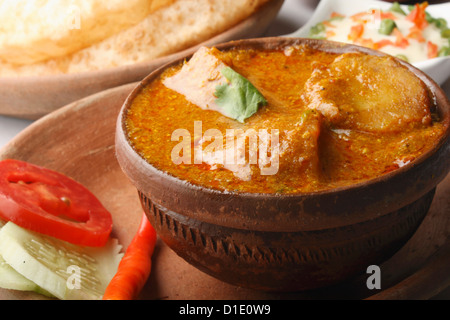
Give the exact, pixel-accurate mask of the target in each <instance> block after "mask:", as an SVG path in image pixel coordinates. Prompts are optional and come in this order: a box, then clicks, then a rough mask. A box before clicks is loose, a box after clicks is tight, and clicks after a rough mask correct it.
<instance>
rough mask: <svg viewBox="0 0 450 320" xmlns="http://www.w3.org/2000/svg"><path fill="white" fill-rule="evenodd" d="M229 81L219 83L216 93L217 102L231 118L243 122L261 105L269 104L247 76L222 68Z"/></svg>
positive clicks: (228, 68)
mask: <svg viewBox="0 0 450 320" xmlns="http://www.w3.org/2000/svg"><path fill="white" fill-rule="evenodd" d="M221 72H222V74H223V75H224V77H225V78H226V79H227V80H228V81H229V83H226V84H223V85H218V86H217V87H216V91H215V93H214V95H215V96H216V98H217V99H216V103H217V105H219V106H220V107H222V108H223V110H224V112H225V113H226V114H227V115H228V116H229V117H231V118H233V119H236V120H237V121H239V122H241V123H243V122H244V120H245V119H247V118H249V117H250V116H252V115H253V114H254V113H255V112H256V111H258V108H259V107H260V106H264V105H266V104H267V100H266V99H265V98H264V97H263V95H262V94H261V93H260V92H259V91H258V89H256V88H255V86H253V84H251V83H250V81H248V80H247V79H246V78H244V77H243V76H242V75H240V74H239V73H237V72H236V71H234V70H233V69H231V68H230V67H225V68H223V69H222V70H221Z"/></svg>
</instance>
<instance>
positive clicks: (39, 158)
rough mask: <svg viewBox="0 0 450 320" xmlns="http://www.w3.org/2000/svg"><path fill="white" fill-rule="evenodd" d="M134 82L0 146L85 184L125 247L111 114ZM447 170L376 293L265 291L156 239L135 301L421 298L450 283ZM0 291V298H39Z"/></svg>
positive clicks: (347, 288) (127, 200)
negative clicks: (203, 268)
mask: <svg viewBox="0 0 450 320" xmlns="http://www.w3.org/2000/svg"><path fill="white" fill-rule="evenodd" d="M134 86H135V84H129V85H124V86H121V87H118V88H114V89H109V90H107V91H104V92H101V93H98V94H95V95H92V96H89V97H87V98H84V99H82V100H80V101H77V102H75V103H72V104H70V105H68V106H66V107H63V108H61V109H58V110H57V111H54V112H52V113H51V114H49V115H47V116H45V117H43V118H42V119H40V120H38V121H36V122H35V123H33V124H32V125H30V126H29V127H28V128H26V129H25V130H24V131H22V132H21V133H20V134H19V135H17V136H16V137H15V138H14V139H13V140H12V141H11V142H10V143H9V144H7V145H6V146H5V147H4V148H3V149H1V150H0V159H5V158H15V159H21V160H25V161H29V162H32V163H35V164H38V165H43V166H46V167H48V168H51V169H54V170H57V171H60V172H63V173H65V174H67V175H69V176H71V177H73V178H74V179H76V180H78V181H79V182H81V183H83V184H84V185H85V186H86V187H88V188H89V189H90V190H91V191H92V192H93V193H94V194H95V195H96V196H97V197H98V198H99V199H100V200H101V201H102V202H103V204H104V205H105V207H106V208H107V209H109V210H110V212H111V213H112V216H113V222H114V228H113V234H114V236H116V237H118V238H119V240H120V242H121V243H122V244H123V245H124V246H125V247H126V246H127V245H128V244H129V242H130V241H131V238H132V237H133V235H134V233H135V231H136V230H137V227H138V224H139V220H140V217H141V212H142V211H141V207H140V204H139V200H138V196H137V192H136V190H135V189H134V187H133V186H132V185H131V184H130V183H129V181H128V180H127V178H126V177H125V175H124V174H123V173H122V171H121V169H120V167H119V166H118V163H117V162H116V159H115V153H114V131H115V125H116V117H117V114H118V111H119V109H120V107H121V105H122V102H123V101H124V99H125V97H126V96H127V95H128V93H129V92H130V91H131V90H132V88H133V87H134ZM449 192H450V175H448V176H447V178H446V179H445V180H444V181H443V182H442V183H441V184H440V185H439V186H438V188H437V193H436V196H435V199H434V201H433V204H432V207H431V209H430V211H429V213H428V215H427V217H426V218H425V220H424V221H423V223H422V225H421V226H420V228H419V229H418V230H417V232H416V234H415V235H414V236H413V238H412V239H411V240H410V241H409V242H408V243H407V244H406V245H405V246H404V247H403V248H402V249H401V250H400V251H399V252H398V253H397V254H396V255H394V256H393V257H392V258H391V259H389V260H388V261H386V262H385V263H383V264H382V265H381V266H380V268H381V290H372V291H370V290H368V289H367V288H366V280H367V277H368V276H369V275H367V274H363V275H361V276H360V277H356V278H355V279H351V280H349V281H348V282H346V283H343V284H341V285H338V286H334V287H329V288H324V289H321V290H315V291H308V292H300V293H287V294H271V293H265V292H258V291H252V290H247V289H243V288H239V287H235V286H232V285H229V284H226V283H223V282H221V281H218V280H216V279H214V278H212V277H210V276H208V275H206V274H204V273H202V272H200V271H198V270H197V269H195V268H194V267H192V266H191V265H189V264H188V263H186V262H185V261H184V260H182V259H181V258H179V257H178V256H177V255H176V254H175V253H173V251H172V250H171V249H170V248H168V247H167V246H166V245H165V244H164V243H162V242H161V241H159V242H158V244H157V248H156V251H155V254H154V260H153V261H154V262H153V263H154V266H153V270H152V274H151V277H150V279H149V281H148V283H147V285H146V287H145V288H144V290H143V292H142V295H141V298H142V299H172V300H179V299H192V300H200V299H201V300H210V299H219V300H222V299H228V300H234V299H243V300H245V299H286V300H287V299H429V298H432V297H434V296H436V295H437V294H439V293H440V292H442V291H443V290H444V289H446V288H447V287H449V286H450V272H449V270H450V214H449V213H450V198H449ZM43 298H44V297H43V296H40V295H37V294H33V293H28V292H19V291H13V290H4V289H0V299H43Z"/></svg>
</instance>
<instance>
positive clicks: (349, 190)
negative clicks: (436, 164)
mask: <svg viewBox="0 0 450 320" xmlns="http://www.w3.org/2000/svg"><path fill="white" fill-rule="evenodd" d="M301 44H307V45H309V46H311V47H312V48H317V49H321V50H325V51H328V52H335V53H345V52H355V51H356V52H362V53H366V54H371V55H376V56H389V55H388V54H386V53H383V52H380V51H375V50H372V49H369V48H366V47H361V46H357V45H353V44H345V43H339V42H334V41H329V40H320V39H309V38H289V37H266V38H253V39H243V40H234V41H229V42H225V43H221V44H217V45H215V47H216V48H217V49H219V50H226V49H228V48H235V47H236V48H249V47H251V48H276V47H284V46H290V45H301ZM191 56H192V54H188V55H186V56H183V57H181V58H178V59H176V60H173V61H171V62H169V63H167V64H165V65H163V66H161V67H159V68H158V69H156V70H154V71H153V72H151V73H150V74H149V75H147V76H146V77H145V78H144V79H143V80H142V81H140V82H139V84H138V85H137V86H136V87H135V88H134V89H133V90H132V91H131V93H130V94H129V95H128V97H127V98H126V100H125V102H124V104H123V106H122V108H121V110H120V112H119V116H118V118H117V126H116V150H119V152H117V151H116V155H117V156H118V160H119V164H120V165H121V167H122V170H123V171H124V172H125V174H126V175H127V176H128V177H129V178H130V179H131V180H132V182H133V184H134V185H135V187H136V188H137V189H138V190H139V191H141V192H143V193H145V192H146V191H147V190H146V189H148V185H149V182H139V181H137V180H139V179H133V178H132V177H130V176H129V174H128V173H129V172H128V168H127V166H128V165H127V164H124V163H123V162H122V161H121V157H123V156H121V153H122V152H123V151H122V148H125V150H126V151H125V152H127V153H128V155H132V154H134V155H135V157H134V159H133V161H132V163H133V165H135V166H141V169H142V170H144V171H145V172H146V174H153V175H156V176H157V177H158V178H159V179H161V180H164V181H166V185H172V186H174V188H176V189H177V190H184V191H185V192H186V193H189V192H193V193H195V194H198V193H202V194H206V195H209V196H219V197H222V199H226V198H228V197H230V196H231V197H234V198H235V199H236V198H239V199H241V200H242V202H241V203H244V201H245V200H255V199H260V200H261V199H264V200H268V201H279V200H281V199H284V200H286V201H300V202H301V200H302V199H308V198H317V197H319V198H320V197H325V198H326V199H328V200H331V199H332V198H335V197H337V196H339V195H343V196H344V197H345V194H353V193H354V192H355V191H357V192H358V191H360V192H364V190H368V189H370V188H372V187H373V188H375V189H377V188H378V189H377V190H378V191H379V190H380V189H382V188H383V187H382V186H383V185H386V184H388V183H389V182H390V181H392V180H394V179H400V180H401V178H402V176H404V175H405V174H408V172H410V171H412V170H420V167H421V166H422V165H424V164H426V162H427V161H428V160H430V158H432V157H433V156H436V155H438V154H439V153H440V152H443V153H445V152H447V153H450V102H449V100H448V98H447V97H446V95H445V93H444V92H443V91H442V89H441V88H440V87H439V85H437V83H436V82H435V81H434V80H432V79H431V78H430V77H429V76H428V75H426V74H425V73H424V72H423V71H421V70H419V69H418V68H416V67H414V66H413V65H411V64H409V63H407V62H405V61H403V60H400V59H397V58H395V57H393V58H394V59H395V60H396V61H397V62H399V63H400V64H402V65H403V66H405V67H406V68H408V69H409V70H410V71H412V72H413V73H414V74H415V75H416V76H417V77H418V78H420V79H421V80H422V81H423V82H424V83H425V85H426V86H427V88H428V89H429V91H430V93H431V94H432V98H433V99H434V101H435V102H436V106H437V109H438V113H439V115H440V117H441V121H442V122H443V123H444V125H445V126H446V130H445V133H444V134H443V135H442V136H441V137H440V138H439V139H438V140H435V141H434V142H433V144H432V146H431V147H430V148H429V150H428V151H427V152H425V153H423V154H422V155H420V156H419V157H417V158H416V159H414V160H413V161H411V162H409V163H408V164H406V165H404V166H402V167H400V168H398V169H396V170H394V171H391V172H388V173H385V174H383V175H381V176H378V177H375V178H372V179H369V180H366V181H362V182H357V183H354V184H350V185H346V186H341V187H337V188H332V189H327V190H321V191H313V192H298V193H289V194H283V193H257V192H234V191H226V190H225V191H223V190H218V189H213V188H209V187H207V186H203V185H197V184H194V183H191V182H189V181H187V180H183V179H181V178H178V177H176V176H174V175H172V174H170V173H168V172H165V171H162V170H160V169H158V168H157V167H155V166H153V165H152V164H151V163H150V162H148V161H146V160H145V159H144V158H143V157H141V156H140V155H139V154H138V153H137V152H136V151H135V150H134V148H133V147H132V146H131V144H130V143H129V139H128V138H127V135H126V134H125V132H126V129H125V119H126V113H127V110H128V108H129V107H130V105H131V103H132V101H133V100H134V98H135V97H136V96H137V95H138V94H139V93H140V92H141V91H142V90H143V88H145V87H146V86H147V85H148V84H149V83H150V82H151V81H153V80H154V79H155V78H156V77H158V76H159V75H160V74H161V73H162V72H163V71H164V70H165V69H167V68H169V67H171V66H173V65H176V64H178V63H180V62H182V61H183V60H189V59H190V57H191ZM445 148H447V149H448V150H445ZM435 161H439V159H438V160H435ZM449 169H450V165H447V166H446V167H444V172H442V173H441V174H440V175H438V176H436V175H429V176H430V178H429V179H427V180H428V182H429V185H428V186H427V187H428V189H426V190H425V189H424V190H423V191H422V192H421V193H420V194H418V193H417V192H415V193H416V194H412V195H409V196H405V200H404V201H398V202H396V203H391V204H390V206H389V208H382V209H381V211H380V212H381V214H380V212H379V213H378V215H382V214H385V213H389V212H392V211H394V210H398V209H400V208H402V207H403V206H405V205H407V204H409V203H411V202H413V201H415V200H417V199H419V198H420V197H421V196H423V195H425V194H426V193H427V192H428V191H430V190H431V189H432V188H433V187H435V186H436V185H437V184H438V183H439V182H440V181H441V180H442V179H443V178H445V176H446V175H447V173H448V171H449ZM153 182H154V180H153ZM223 197H225V198H223ZM412 197H413V198H412ZM406 198H407V199H406ZM169 209H170V208H169ZM383 210H384V212H382V211H383ZM371 216H372V217H373V208H372V212H371V213H370V214H362V215H361V217H360V218H359V219H358V221H364V220H366V219H368V218H370V217H371ZM259 218H261V217H259ZM206 220H207V221H206V222H211V221H210V219H206ZM354 222H356V221H355V220H354V221H352V222H351V223H354ZM330 223H331V224H333V222H330ZM347 223H350V221H346V222H345V221H343V222H342V223H338V224H344V225H345V224H347ZM319 225H320V223H319V224H316V226H315V227H319ZM225 226H236V224H228V225H227V224H226V225H225ZM260 227H261V228H262V229H265V230H267V228H268V226H266V227H264V226H260ZM293 228H294V229H295V227H293ZM288 229H289V228H288Z"/></svg>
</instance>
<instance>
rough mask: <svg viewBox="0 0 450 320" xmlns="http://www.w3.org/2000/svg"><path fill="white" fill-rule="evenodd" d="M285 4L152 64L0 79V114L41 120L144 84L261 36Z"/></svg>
mask: <svg viewBox="0 0 450 320" xmlns="http://www.w3.org/2000/svg"><path fill="white" fill-rule="evenodd" d="M283 2H284V0H271V1H269V2H267V3H266V4H265V5H263V6H262V7H261V8H260V9H258V10H257V11H256V12H255V13H254V14H252V15H251V16H250V17H248V18H247V19H245V20H244V21H242V22H240V23H239V24H237V25H236V26H234V27H232V28H230V29H229V30H227V31H225V32H223V33H221V34H218V35H216V36H215V37H213V38H211V39H209V40H207V41H205V42H203V43H201V44H199V45H196V46H195V47H192V48H189V49H186V50H183V51H181V52H178V53H174V54H170V55H168V56H165V57H161V58H158V59H155V60H152V61H149V62H143V63H139V64H134V65H127V66H121V67H117V68H111V69H107V70H102V71H95V72H83V73H79V74H70V75H52V76H36V77H34V76H33V77H31V76H30V77H19V78H13V77H5V78H0V114H2V115H7V116H14V117H18V118H24V119H33V120H34V119H38V118H40V117H42V116H43V115H46V114H48V113H50V112H52V111H54V110H56V109H57V108H60V107H62V106H64V105H66V104H68V103H70V102H73V101H77V100H79V99H81V98H83V97H87V96H89V95H91V94H94V93H96V92H100V91H103V90H106V89H109V88H113V87H116V86H120V85H123V84H127V83H131V82H135V81H138V80H141V79H142V78H143V77H144V76H146V75H147V74H149V73H150V72H151V71H152V70H154V69H156V68H157V67H159V66H161V65H162V64H165V63H166V62H168V61H170V60H172V59H175V58H177V57H178V56H183V55H185V54H186V53H189V52H194V51H195V50H196V49H197V48H198V47H199V46H200V45H206V46H211V45H213V44H216V43H221V42H227V41H229V40H235V39H243V38H253V37H258V36H261V35H262V34H263V33H264V32H265V31H266V30H267V28H268V27H269V25H270V23H271V22H272V20H273V19H274V18H275V17H276V16H277V14H278V11H279V10H280V8H281V6H282V4H283Z"/></svg>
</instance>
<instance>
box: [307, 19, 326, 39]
mask: <svg viewBox="0 0 450 320" xmlns="http://www.w3.org/2000/svg"><path fill="white" fill-rule="evenodd" d="M325 29H326V27H325V25H324V24H323V23H321V22H319V23H318V24H316V25H315V26H312V27H311V29H310V30H309V36H310V37H315V36H318V35H319V34H321V33H322V32H324V31H325Z"/></svg>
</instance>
